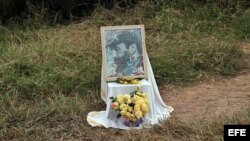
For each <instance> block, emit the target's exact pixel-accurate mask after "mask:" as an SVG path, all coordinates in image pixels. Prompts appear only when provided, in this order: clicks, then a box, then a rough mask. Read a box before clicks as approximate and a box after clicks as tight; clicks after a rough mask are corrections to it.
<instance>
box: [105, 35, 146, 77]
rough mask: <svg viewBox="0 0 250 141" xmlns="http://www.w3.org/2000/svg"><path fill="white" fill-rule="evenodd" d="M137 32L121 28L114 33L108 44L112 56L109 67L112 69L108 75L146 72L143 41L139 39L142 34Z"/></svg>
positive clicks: (131, 74)
mask: <svg viewBox="0 0 250 141" xmlns="http://www.w3.org/2000/svg"><path fill="white" fill-rule="evenodd" d="M135 32H136V30H130V31H129V30H120V31H119V32H117V33H115V34H113V37H112V40H111V41H110V42H109V44H107V46H106V49H107V53H108V54H109V58H110V59H109V61H110V62H109V64H111V65H110V67H109V68H108V70H110V71H108V76H133V75H143V74H144V72H143V70H144V65H143V56H142V43H141V40H139V39H138V38H139V37H138V36H140V34H139V35H138V34H136V33H135ZM137 32H138V31H137ZM108 54H107V56H108Z"/></svg>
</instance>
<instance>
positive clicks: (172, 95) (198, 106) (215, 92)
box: [161, 44, 250, 121]
mask: <svg viewBox="0 0 250 141" xmlns="http://www.w3.org/2000/svg"><path fill="white" fill-rule="evenodd" d="M243 50H244V52H245V53H246V54H250V44H248V45H245V46H243ZM246 62H247V65H249V66H250V59H249V58H248V59H247V60H246ZM161 93H162V95H163V98H164V101H166V103H167V105H170V106H172V107H173V108H174V109H175V111H174V112H173V113H172V117H176V118H179V119H180V120H182V121H190V120H200V119H203V120H208V121H209V120H210V119H213V118H214V117H224V116H232V115H233V114H236V113H237V112H241V111H244V110H247V109H249V108H250V72H245V73H242V74H239V75H237V76H236V77H233V78H232V77H231V78H215V79H213V80H211V81H208V82H201V83H200V84H197V85H195V86H189V87H184V88H180V87H176V86H168V85H167V86H164V87H162V88H161Z"/></svg>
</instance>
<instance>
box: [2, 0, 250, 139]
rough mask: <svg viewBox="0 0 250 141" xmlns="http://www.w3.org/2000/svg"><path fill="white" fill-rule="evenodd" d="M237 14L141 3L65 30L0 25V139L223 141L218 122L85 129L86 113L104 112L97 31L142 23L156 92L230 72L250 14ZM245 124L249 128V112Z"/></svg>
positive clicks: (238, 55) (236, 61) (101, 11)
mask: <svg viewBox="0 0 250 141" xmlns="http://www.w3.org/2000/svg"><path fill="white" fill-rule="evenodd" d="M241 15H242V16H235V15H234V14H226V13H224V12H223V11H221V10H220V9H219V8H218V7H216V6H215V5H205V7H203V6H200V7H190V6H180V7H179V6H171V5H147V3H144V2H142V3H140V4H138V5H137V6H136V7H135V8H133V9H130V10H129V11H124V10H120V9H113V10H106V9H103V8H101V7H98V8H97V10H96V11H95V12H94V14H93V15H92V16H91V17H89V18H88V19H85V20H84V21H82V22H79V23H71V24H69V25H67V26H62V25H56V26H48V25H44V24H39V23H38V22H36V20H34V21H33V20H32V19H29V20H28V21H27V25H29V26H23V25H22V26H19V25H17V24H10V25H9V26H7V27H2V26H1V27H0V105H2V106H1V108H0V111H1V112H0V138H1V139H3V140H10V139H18V140H34V139H35V140H53V139H61V138H62V137H63V139H69V140H71V139H74V138H80V139H89V140H102V139H103V140H112V139H117V138H119V136H121V137H124V136H126V137H129V139H130V140H133V139H145V140H146V139H147V140H150V139H151V140H155V139H162V140H163V139H164V140H178V139H179V140H180V139H185V138H187V139H190V140H209V138H211V140H213V139H214V140H222V129H221V128H222V126H220V125H222V124H223V122H224V121H221V122H220V123H218V124H213V123H206V124H205V125H203V124H201V123H198V122H197V123H196V124H194V125H196V127H195V126H191V125H189V124H181V123H179V122H178V121H175V120H173V121H171V122H168V123H166V124H169V125H167V126H164V127H155V128H153V129H149V130H144V131H135V132H123V131H117V130H115V129H107V130H106V129H103V128H91V127H90V126H89V125H87V122H86V114H87V113H88V112H89V111H94V110H104V109H105V105H104V103H103V102H101V98H100V96H99V95H100V91H99V90H100V76H101V60H102V59H101V57H102V54H101V41H100V31H99V27H100V26H105V25H129V24H144V25H145V28H146V46H147V52H148V54H149V58H150V60H151V64H152V66H153V70H154V72H155V77H156V79H157V82H158V83H159V84H160V86H161V85H164V84H167V83H178V84H184V83H188V82H195V81H197V80H199V79H201V78H200V77H198V76H199V75H200V74H201V73H204V72H205V73H206V72H208V73H212V74H220V75H232V74H237V72H238V71H240V70H241V66H240V65H239V64H240V62H241V59H242V56H243V52H242V51H241V49H240V45H241V43H242V42H247V41H248V37H249V36H248V31H247V27H248V24H249V23H248V22H246V21H247V19H248V15H249V12H247V11H246V12H243V14H241ZM238 18H239V19H241V21H243V22H238V21H237V19H238ZM38 21H39V20H38ZM32 22H34V23H32ZM24 25H25V24H24ZM32 25H34V26H32ZM245 27H246V28H245ZM239 34H241V35H240V36H239ZM243 112H244V111H243ZM244 118H245V119H248V121H245V123H249V114H248V116H244ZM230 119H231V118H230ZM236 121H239V120H237V119H236ZM210 126H211V127H210ZM208 128H209V129H210V130H211V131H210V130H209V131H207V129H208ZM198 129H199V130H198ZM200 129H201V130H200ZM107 134H110V135H111V136H110V137H109V136H107ZM150 134H155V135H154V136H152V137H151V136H150Z"/></svg>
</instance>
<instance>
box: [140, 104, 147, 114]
mask: <svg viewBox="0 0 250 141" xmlns="http://www.w3.org/2000/svg"><path fill="white" fill-rule="evenodd" d="M141 110H142V112H143V113H147V112H148V106H147V105H146V104H142V105H141Z"/></svg>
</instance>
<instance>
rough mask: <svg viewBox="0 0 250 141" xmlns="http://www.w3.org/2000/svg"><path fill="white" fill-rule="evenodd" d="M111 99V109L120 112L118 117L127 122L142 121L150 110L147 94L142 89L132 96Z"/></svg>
mask: <svg viewBox="0 0 250 141" xmlns="http://www.w3.org/2000/svg"><path fill="white" fill-rule="evenodd" d="M110 99H111V100H112V102H111V105H110V106H111V108H112V109H114V110H115V111H117V112H118V115H117V117H118V118H119V117H122V118H124V120H125V121H126V120H127V121H136V120H138V119H141V118H142V117H143V116H145V115H146V114H147V113H148V110H149V106H148V98H147V94H146V93H143V92H142V91H141V90H140V87H137V88H136V90H135V91H134V92H132V93H130V94H120V95H118V96H116V97H110Z"/></svg>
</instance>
